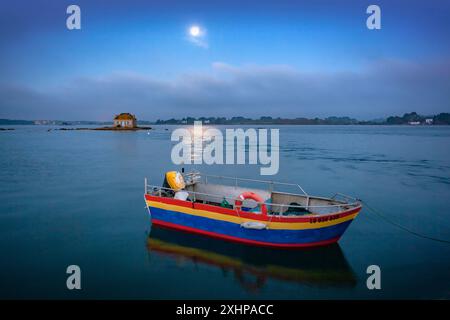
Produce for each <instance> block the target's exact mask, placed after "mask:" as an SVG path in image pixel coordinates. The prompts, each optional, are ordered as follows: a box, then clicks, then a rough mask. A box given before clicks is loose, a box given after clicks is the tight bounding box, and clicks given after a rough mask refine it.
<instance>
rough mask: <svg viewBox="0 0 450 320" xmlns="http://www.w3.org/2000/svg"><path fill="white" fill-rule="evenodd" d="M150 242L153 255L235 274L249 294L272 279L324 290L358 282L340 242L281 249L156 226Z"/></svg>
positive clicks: (151, 233) (153, 228)
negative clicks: (311, 246)
mask: <svg viewBox="0 0 450 320" xmlns="http://www.w3.org/2000/svg"><path fill="white" fill-rule="evenodd" d="M147 240H148V241H147V247H148V249H149V251H150V254H160V255H164V256H167V257H170V258H173V259H175V260H183V261H192V263H194V264H204V265H208V266H215V267H217V268H220V269H221V270H223V271H224V273H225V274H227V273H228V272H232V273H233V274H234V277H235V278H236V280H237V281H238V282H239V283H240V284H241V285H242V286H243V287H244V289H246V290H248V291H253V292H254V291H258V290H259V289H261V288H262V287H263V286H264V285H265V283H266V281H267V280H269V279H272V280H283V281H288V282H294V283H299V284H303V285H308V286H321V287H354V286H355V285H356V282H357V280H356V276H355V274H354V272H353V270H352V269H351V267H350V265H349V264H348V262H347V260H346V259H345V256H344V254H343V253H342V250H341V248H340V246H339V244H337V243H335V244H332V245H329V246H324V247H317V248H310V249H303V250H298V249H297V250H289V249H285V250H280V249H270V248H263V247H253V246H246V245H242V244H236V243H232V242H226V241H220V240H216V239H212V238H206V237H202V236H199V235H195V234H189V233H183V232H179V231H173V230H170V229H164V228H161V227H155V226H152V230H151V232H150V235H149V237H148V239H147Z"/></svg>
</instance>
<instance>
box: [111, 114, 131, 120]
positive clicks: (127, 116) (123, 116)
mask: <svg viewBox="0 0 450 320" xmlns="http://www.w3.org/2000/svg"><path fill="white" fill-rule="evenodd" d="M114 120H136V117H135V116H134V115H133V114H131V113H121V114H118V115H116V116H115V117H114Z"/></svg>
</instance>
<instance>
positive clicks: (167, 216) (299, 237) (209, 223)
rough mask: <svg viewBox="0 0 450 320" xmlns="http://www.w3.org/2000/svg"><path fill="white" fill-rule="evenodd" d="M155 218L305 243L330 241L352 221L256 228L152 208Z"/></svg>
mask: <svg viewBox="0 0 450 320" xmlns="http://www.w3.org/2000/svg"><path fill="white" fill-rule="evenodd" d="M150 211H151V215H152V218H155V219H158V220H162V221H165V222H170V223H174V224H178V225H181V226H186V227H191V228H196V229H201V230H204V231H209V232H215V233H218V234H222V235H227V236H232V237H237V238H242V239H247V240H254V241H261V242H270V243H277V244H278V243H279V244H291V243H292V244H302V243H305V244H306V243H313V242H319V241H325V240H330V239H334V238H338V237H340V236H341V235H342V234H343V233H344V232H345V230H346V229H347V227H348V226H349V225H350V223H351V222H352V220H349V221H345V222H342V223H340V224H337V225H334V226H330V227H324V228H319V229H305V230H279V229H265V230H254V229H245V228H242V227H241V226H240V225H239V224H236V223H232V222H227V221H221V220H214V219H209V218H205V217H199V216H193V215H189V214H185V213H181V212H176V211H172V210H165V209H160V208H154V207H151V208H150Z"/></svg>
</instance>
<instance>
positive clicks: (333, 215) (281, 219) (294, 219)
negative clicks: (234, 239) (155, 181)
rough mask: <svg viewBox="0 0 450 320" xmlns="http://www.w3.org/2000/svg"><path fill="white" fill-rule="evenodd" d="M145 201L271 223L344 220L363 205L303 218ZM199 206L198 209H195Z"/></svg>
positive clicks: (184, 202)
mask: <svg viewBox="0 0 450 320" xmlns="http://www.w3.org/2000/svg"><path fill="white" fill-rule="evenodd" d="M144 199H145V200H146V204H147V207H151V205H149V204H148V203H147V201H155V202H160V203H164V204H168V205H175V206H181V207H187V208H192V209H194V210H199V211H208V212H213V213H216V214H224V215H229V216H235V217H240V218H244V219H252V220H258V221H265V222H267V221H270V222H288V223H289V222H292V223H295V222H308V223H311V222H312V221H311V220H312V219H324V220H327V219H329V218H336V219H338V218H339V219H340V218H344V217H346V216H349V215H352V214H355V213H358V212H359V211H360V210H361V207H362V206H361V205H358V206H356V207H352V208H349V209H347V210H343V211H338V212H333V213H326V214H305V215H302V216H282V215H271V214H267V215H263V214H261V213H254V212H250V211H240V210H239V211H238V210H236V209H229V208H223V207H219V206H215V205H212V204H206V203H197V202H193V201H187V200H180V199H174V198H170V197H163V196H157V195H151V194H148V193H146V194H144ZM195 206H197V208H195ZM314 222H321V221H314Z"/></svg>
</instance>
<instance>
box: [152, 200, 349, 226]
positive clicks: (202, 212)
mask: <svg viewBox="0 0 450 320" xmlns="http://www.w3.org/2000/svg"><path fill="white" fill-rule="evenodd" d="M146 203H147V206H148V207H150V208H152V207H155V208H159V209H163V210H169V211H176V212H182V213H185V214H190V215H193V216H198V217H204V218H209V219H214V220H221V221H227V222H232V223H236V224H242V223H244V222H248V221H255V222H261V221H259V220H253V219H248V218H241V217H236V216H231V215H226V214H222V213H216V212H211V211H206V210H200V209H193V208H186V207H182V206H177V205H173V204H167V203H162V202H157V201H150V200H147V201H146ZM357 215H358V212H355V213H353V214H350V215H348V216H345V217H342V218H338V219H335V220H330V221H322V222H315V223H310V222H308V221H306V222H273V221H272V222H268V221H267V222H265V223H267V225H268V228H269V229H278V230H306V229H320V228H325V227H329V226H334V225H337V224H340V223H343V222H346V221H349V220H353V219H354V218H355V217H356V216H357Z"/></svg>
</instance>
